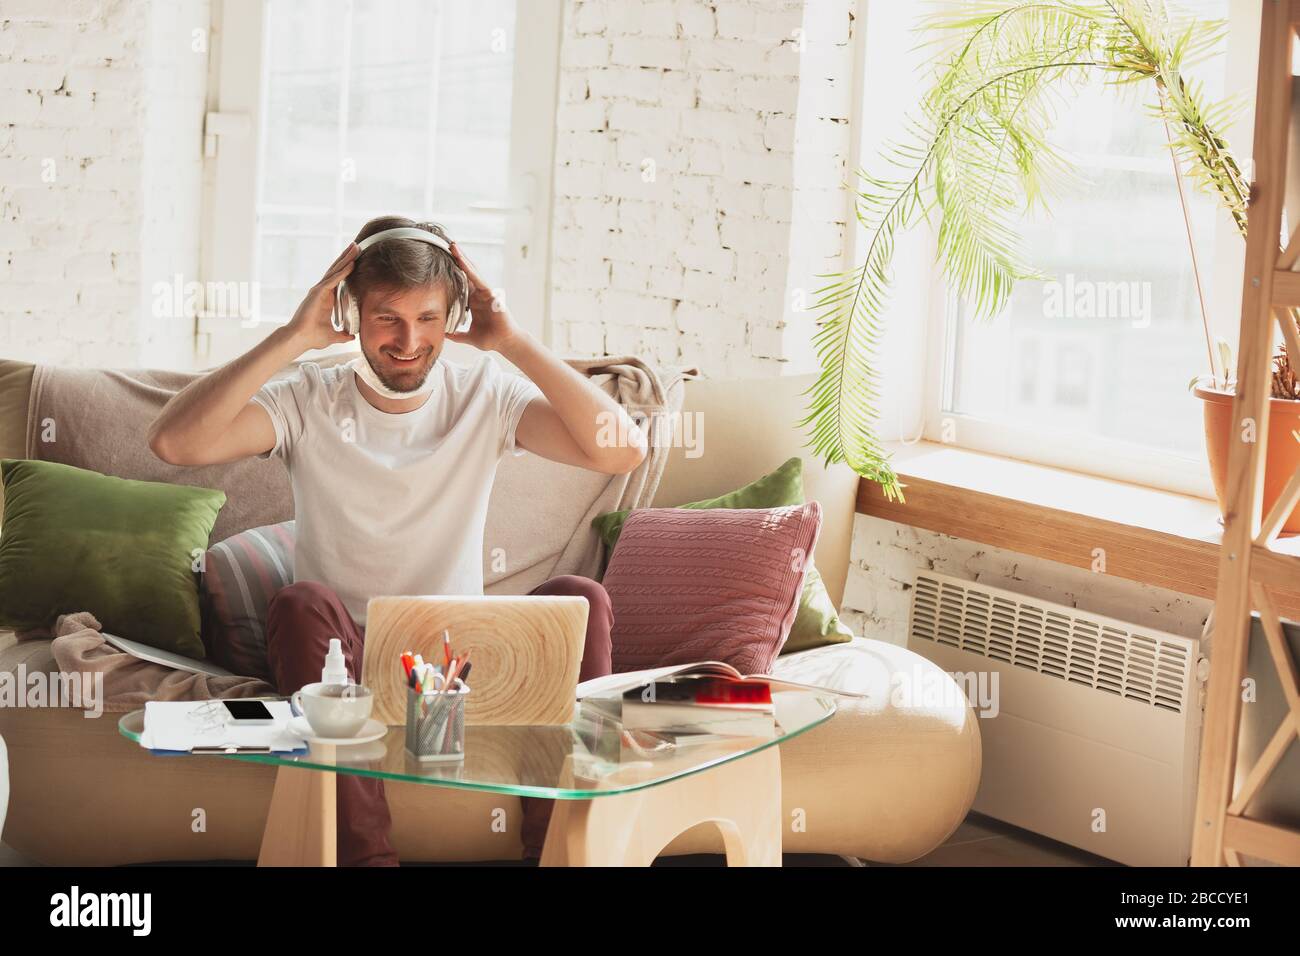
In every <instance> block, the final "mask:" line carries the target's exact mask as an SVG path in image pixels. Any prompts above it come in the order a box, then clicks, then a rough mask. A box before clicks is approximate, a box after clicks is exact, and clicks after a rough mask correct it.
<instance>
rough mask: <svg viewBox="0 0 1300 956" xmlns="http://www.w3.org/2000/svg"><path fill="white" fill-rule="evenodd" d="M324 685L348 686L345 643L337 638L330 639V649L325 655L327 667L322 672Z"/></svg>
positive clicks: (321, 680) (321, 679) (321, 676)
mask: <svg viewBox="0 0 1300 956" xmlns="http://www.w3.org/2000/svg"><path fill="white" fill-rule="evenodd" d="M320 682H321V683H322V684H342V685H344V686H345V687H346V686H347V684H348V669H347V665H346V664H345V663H344V662H343V642H342V641H341V640H339V639H338V638H337V637H331V638H330V649H329V651H328V652H327V653H326V654H325V667H324V669H323V670H321V672H320Z"/></svg>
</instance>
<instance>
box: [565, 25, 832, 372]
mask: <svg viewBox="0 0 1300 956" xmlns="http://www.w3.org/2000/svg"><path fill="white" fill-rule="evenodd" d="M851 6H852V4H851V3H850V2H849V0H726V2H705V0H676V2H664V0H661V2H651V3H639V2H635V0H571V2H569V3H568V7H567V9H566V26H565V35H564V41H563V47H562V50H561V56H560V65H561V78H560V99H561V104H560V109H559V117H558V122H557V133H556V170H555V173H556V176H555V218H554V226H553V236H552V250H553V253H552V254H553V263H554V269H553V274H552V286H553V295H552V304H551V316H552V330H553V342H552V344H553V345H554V347H556V348H558V349H560V350H563V351H568V352H571V353H575V354H602V353H610V354H612V353H621V352H625V351H631V352H637V353H641V354H644V355H646V356H648V357H650V358H652V359H655V360H658V361H660V362H668V363H681V364H697V365H699V366H700V367H701V368H702V369H703V370H704V372H705V374H706V375H708V376H710V377H735V376H761V375H773V374H788V373H791V372H805V371H812V370H814V369H815V368H816V363H815V358H814V354H813V351H812V348H811V340H812V334H813V331H814V325H813V323H814V319H815V314H814V313H813V312H811V311H802V312H799V311H795V309H794V308H793V305H794V304H797V303H798V302H799V301H801V300H802V301H803V302H804V303H806V304H808V305H811V303H812V302H813V300H814V298H815V296H813V295H812V290H813V289H815V288H817V287H818V286H819V285H821V284H822V283H821V282H819V281H818V280H817V279H816V278H815V276H816V274H817V273H825V272H827V271H830V270H834V269H839V268H841V267H842V266H843V262H842V255H843V247H842V239H843V235H844V230H845V220H846V217H847V212H848V203H847V199H846V197H845V193H844V192H843V190H842V189H841V188H840V184H841V183H842V182H843V181H844V179H845V178H846V158H847V155H848V147H849V132H848V117H849V112H850V96H849V83H850V82H851V79H852V76H853V63H852V54H851V50H850V40H851V33H850V29H851V18H850V16H849V10H850V8H851ZM801 64H802V65H803V67H804V68H802V69H801ZM814 64H815V67H814V68H813V69H807V67H808V66H809V65H814ZM798 290H802V291H803V293H804V295H802V296H798V295H795V292H796V291H798Z"/></svg>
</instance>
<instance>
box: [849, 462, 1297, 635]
mask: <svg viewBox="0 0 1300 956" xmlns="http://www.w3.org/2000/svg"><path fill="white" fill-rule="evenodd" d="M889 450H890V452H891V453H892V455H893V464H894V468H895V470H896V471H897V472H898V475H899V478H900V480H901V481H902V483H903V485H904V488H903V494H904V495H905V496H906V498H907V500H906V502H905V503H904V502H892V501H888V500H886V499H885V496H884V495H883V494H881V491H880V487H879V486H878V485H877V484H876V483H875V482H871V481H862V482H861V483H860V485H859V486H858V503H857V510H858V512H859V513H860V514H866V515H871V516H873V517H876V518H885V519H886V520H889V521H896V522H898V523H899V524H906V525H911V526H913V527H916V528H925V529H927V530H929V531H938V532H941V533H943V534H949V535H953V536H954V537H958V538H964V539H966V540H968V541H976V542H979V543H980V544H987V545H990V546H992V547H998V548H1005V549H1006V550H1008V551H1014V552H1016V553H1018V554H1026V555H1031V556H1033V557H1038V558H1046V559H1047V560H1049V561H1056V562H1058V563H1060V564H1068V565H1071V566H1072V567H1076V568H1083V569H1084V570H1093V569H1094V567H1096V568H1097V570H1098V572H1099V573H1105V574H1111V575H1114V576H1116V577H1120V578H1125V579H1127V580H1130V581H1137V582H1140V583H1142V584H1149V585H1153V586H1155V587H1160V588H1167V589H1169V590H1172V591H1177V592H1179V593H1181V594H1192V595H1196V596H1198V597H1203V598H1209V599H1211V600H1212V599H1213V598H1214V593H1215V587H1216V584H1217V580H1218V573H1219V542H1220V539H1221V538H1222V533H1223V531H1222V525H1221V524H1220V521H1219V509H1218V505H1217V504H1216V503H1215V502H1213V501H1209V500H1207V499H1204V498H1195V497H1192V496H1190V495H1181V494H1175V493H1173V492H1167V491H1160V490H1158V489H1155V488H1148V487H1144V486H1142V485H1133V484H1128V483H1126V482H1121V481H1112V480H1109V479H1105V478H1097V477H1093V476H1091V475H1083V474H1079V473H1077V472H1072V471H1065V470H1062V469H1057V468H1049V467H1046V466H1043V465H1034V464H1030V463H1028V462H1022V461H1016V460H1014V459H1010V458H1001V457H998V456H996V455H988V454H984V453H982V452H974V451H969V450H966V449H963V448H956V447H953V446H951V445H943V444H938V443H935V442H918V443H916V444H914V445H907V444H903V443H895V444H893V445H891V446H890V447H889ZM1274 548H1275V550H1277V551H1281V552H1287V553H1292V554H1300V538H1290V539H1283V540H1282V541H1281V542H1280V543H1277V544H1275V545H1274ZM1099 549H1100V550H1099ZM1103 557H1104V560H1105V564H1104V571H1102V570H1101V564H1100V561H1101V559H1102V558H1103ZM1274 597H1275V599H1276V601H1277V604H1278V609H1279V610H1280V611H1281V612H1282V613H1283V614H1285V615H1287V616H1289V617H1293V618H1294V617H1300V586H1297V587H1295V588H1292V589H1283V588H1280V587H1278V588H1275V589H1274Z"/></svg>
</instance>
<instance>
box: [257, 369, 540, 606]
mask: <svg viewBox="0 0 1300 956" xmlns="http://www.w3.org/2000/svg"><path fill="white" fill-rule="evenodd" d="M429 375H430V376H431V377H433V378H434V379H435V380H436V381H437V384H436V385H435V386H434V388H433V391H432V392H431V393H430V394H429V398H428V400H427V401H426V402H425V403H424V404H423V405H421V406H420V407H419V408H417V409H416V410H415V411H413V412H402V413H400V414H393V413H390V412H381V411H380V410H379V409H377V408H375V407H374V406H373V405H371V404H370V403H369V402H368V401H366V399H365V397H364V396H363V395H362V394H361V392H360V390H359V388H358V386H357V377H356V373H355V372H353V371H352V369H350V368H348V367H347V366H346V365H334V366H330V367H328V368H321V367H320V365H318V364H316V363H315V362H304V363H302V364H301V365H300V366H299V367H298V371H297V373H295V374H294V375H292V376H290V377H289V378H286V379H282V380H279V381H272V382H268V383H267V384H266V385H264V386H263V387H262V388H261V389H260V390H259V391H258V392H257V394H255V395H254V396H253V401H255V402H257V403H258V404H259V405H261V406H262V407H263V408H265V409H266V410H267V412H268V413H269V414H270V416H271V421H272V422H273V423H274V425H275V447H274V448H272V449H271V450H270V451H268V452H264V453H263V454H261V455H258V457H259V458H269V457H271V456H272V455H275V456H277V457H279V458H281V459H283V461H284V463H285V465H286V466H287V467H288V469H289V479H290V482H291V483H292V485H293V497H294V510H295V519H296V529H297V530H296V538H297V540H296V543H295V549H294V574H293V577H294V580H295V581H319V582H320V583H322V584H325V585H328V586H329V587H331V588H333V589H334V591H335V592H336V593H337V594H338V595H339V597H340V598H342V600H343V603H344V604H345V605H346V606H347V609H348V612H349V613H350V614H351V615H352V619H353V620H354V621H355V622H356V623H357V624H358V625H359V626H361V627H364V626H365V622H366V602H367V601H368V600H369V599H370V598H372V597H376V596H380V595H391V594H482V593H483V529H484V524H485V523H486V520H487V505H488V495H489V493H490V492H491V490H492V482H493V479H494V478H495V476H496V468H497V463H498V462H499V461H500V460H501V458H502V456H503V455H505V453H506V452H510V453H512V454H515V455H522V454H523V449H521V448H518V447H517V446H516V445H515V428H516V426H517V425H518V424H519V419H520V416H522V415H523V413H524V408H525V407H526V406H527V405H528V403H529V402H530V401H532V400H533V399H534V398H536V397H538V396H540V395H541V394H542V392H541V389H539V388H538V387H537V386H536V385H534V384H533V383H532V382H531V381H529V380H528V379H526V378H523V377H522V376H519V375H515V374H511V373H508V372H506V371H504V370H503V369H501V368H500V367H499V366H498V365H497V363H496V361H494V360H493V359H492V357H491V356H489V355H487V354H484V355H483V356H482V357H481V359H480V361H479V362H478V364H476V365H473V366H464V365H456V364H453V363H451V362H448V361H447V360H446V359H444V358H439V359H438V361H437V362H436V363H435V364H434V367H433V368H432V369H430V370H429Z"/></svg>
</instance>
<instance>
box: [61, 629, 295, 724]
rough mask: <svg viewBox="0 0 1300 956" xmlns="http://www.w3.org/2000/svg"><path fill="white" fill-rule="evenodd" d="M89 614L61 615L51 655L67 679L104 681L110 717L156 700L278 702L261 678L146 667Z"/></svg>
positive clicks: (148, 663)
mask: <svg viewBox="0 0 1300 956" xmlns="http://www.w3.org/2000/svg"><path fill="white" fill-rule="evenodd" d="M99 629H100V625H99V621H97V620H96V619H95V616H94V615H93V614H91V613H90V612H89V611H78V612H77V613H75V614H60V615H59V617H58V619H57V620H56V621H55V622H54V629H53V630H54V640H53V641H52V642H51V643H50V652H51V653H52V654H53V655H54V661H55V663H56V664H58V666H59V671H60V673H63V674H83V675H84V674H91V675H93V674H97V673H102V674H103V675H104V690H103V694H104V699H103V702H102V705H101V706H102V707H103V709H104V710H105V711H107V712H109V713H128V712H130V711H132V710H138V709H139V708H141V707H143V706H144V705H145V701H150V700H207V699H209V698H212V697H272V696H276V692H275V688H274V687H272V686H271V685H270V684H267V683H266V682H264V681H260V680H258V679H257V678H255V677H209V676H208V675H207V674H192V673H190V672H189V671H180V670H174V669H172V668H170V667H166V666H164V665H162V664H153V663H150V662H149V661H142V660H140V659H139V658H137V657H133V656H132V655H130V654H128V653H126V652H125V651H121V650H118V649H117V648H116V647H114V646H113V645H112V644H109V643H108V642H107V641H105V640H104V636H103V635H102V634H100V632H99Z"/></svg>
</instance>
